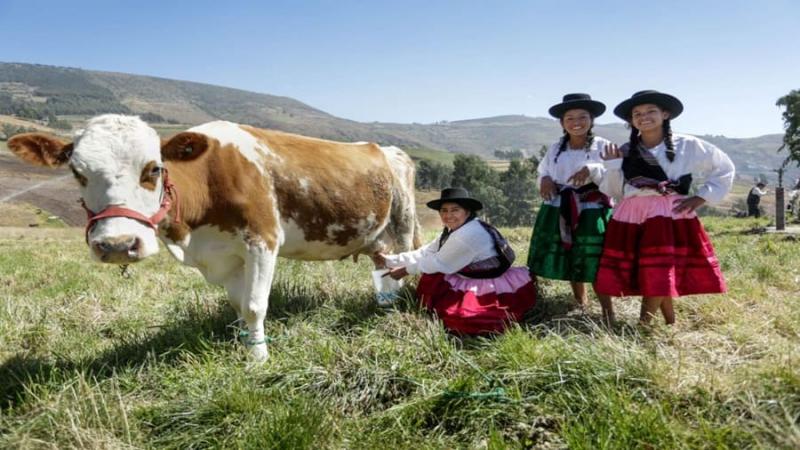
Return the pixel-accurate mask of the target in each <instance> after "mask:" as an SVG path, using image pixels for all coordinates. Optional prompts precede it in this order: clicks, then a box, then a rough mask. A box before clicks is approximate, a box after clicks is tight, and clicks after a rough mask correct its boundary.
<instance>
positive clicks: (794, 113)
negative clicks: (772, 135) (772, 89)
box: [776, 89, 800, 166]
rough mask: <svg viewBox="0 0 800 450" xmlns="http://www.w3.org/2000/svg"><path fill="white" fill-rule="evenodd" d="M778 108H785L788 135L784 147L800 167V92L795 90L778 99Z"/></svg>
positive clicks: (784, 114) (784, 117) (784, 116)
mask: <svg viewBox="0 0 800 450" xmlns="http://www.w3.org/2000/svg"><path fill="white" fill-rule="evenodd" d="M776 105H777V106H783V107H785V108H786V111H784V112H783V124H784V127H785V128H786V134H784V136H783V145H784V147H782V148H786V150H787V151H788V152H789V155H790V156H791V158H792V159H793V160H794V161H795V162H797V165H798V166H800V90H798V89H794V90H792V91H791V92H789V93H788V94H787V95H784V96H783V97H781V98H779V99H778V102H777V103H776Z"/></svg>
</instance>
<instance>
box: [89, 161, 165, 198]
mask: <svg viewBox="0 0 800 450" xmlns="http://www.w3.org/2000/svg"><path fill="white" fill-rule="evenodd" d="M160 176H161V168H160V167H158V163H156V162H155V161H150V162H148V163H147V164H145V166H144V168H143V169H142V174H141V175H140V176H139V185H140V186H142V187H143V188H145V189H147V190H148V191H155V190H156V186H157V184H158V177H160ZM84 186H85V185H84Z"/></svg>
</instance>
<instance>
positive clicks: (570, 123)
mask: <svg viewBox="0 0 800 450" xmlns="http://www.w3.org/2000/svg"><path fill="white" fill-rule="evenodd" d="M561 126H562V127H563V128H564V129H565V130H567V133H569V135H570V136H576V137H579V136H586V133H588V132H589V128H591V127H592V115H591V114H589V111H586V110H585V109H570V110H568V111H567V112H565V113H564V115H563V116H561Z"/></svg>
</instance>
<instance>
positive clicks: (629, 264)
mask: <svg viewBox="0 0 800 450" xmlns="http://www.w3.org/2000/svg"><path fill="white" fill-rule="evenodd" d="M682 111H683V104H682V103H681V102H680V100H678V99H677V98H675V97H673V96H672V95H669V94H664V93H661V92H657V91H640V92H637V93H635V94H633V96H631V98H629V99H627V100H625V101H623V102H622V103H620V104H619V105H617V107H616V108H614V114H615V115H616V116H618V117H620V118H621V119H623V120H625V121H627V122H628V123H629V124H630V126H631V136H630V141H629V142H628V143H626V144H625V145H623V146H622V147H621V148H617V147H616V145H610V146H609V147H608V149H606V151H605V153H604V155H603V159H605V167H606V169H607V172H606V174H605V176H604V178H603V181H602V183H601V185H600V189H602V190H603V192H605V193H606V194H608V195H611V196H613V197H622V198H623V199H622V201H621V202H620V203H619V204H618V205H616V207H615V209H614V215H613V217H612V218H611V221H610V222H609V224H608V230H607V231H606V238H605V244H604V247H603V255H602V257H601V258H600V268H599V269H598V271H597V281H596V283H595V287H596V289H597V292H598V293H601V294H606V295H612V296H616V297H624V296H629V295H641V296H642V305H641V313H640V316H639V320H640V322H641V323H649V322H650V321H651V319H652V318H653V316H655V314H656V313H658V311H661V314H662V316H663V317H664V321H665V322H666V323H667V324H672V323H674V322H675V312H674V309H673V300H674V299H675V298H677V297H681V296H684V295H692V294H711V293H722V292H725V291H726V286H725V280H724V279H723V277H722V272H721V271H720V265H719V261H718V260H717V257H716V256H715V255H714V248H713V247H712V245H711V242H710V241H709V239H708V235H707V234H706V232H705V230H704V229H703V225H702V224H701V223H700V220H698V218H697V214H696V212H695V211H696V210H697V208H699V207H700V206H702V205H704V204H705V203H706V202H719V201H721V200H722V199H723V197H725V195H726V194H727V193H728V192H729V191H730V189H731V185H732V184H733V177H734V171H735V169H734V166H733V163H732V162H731V160H730V158H729V157H728V156H727V155H726V154H725V153H724V152H723V151H722V150H720V149H718V148H717V147H715V146H714V145H712V144H710V143H708V142H706V141H704V140H702V139H698V138H696V137H693V136H689V135H684V134H673V133H672V128H671V125H670V122H671V121H672V120H673V119H675V118H677V117H678V116H679V115H680V114H681V112H682ZM701 173H702V174H703V175H704V179H705V183H704V184H702V185H701V186H699V187H698V188H697V190H696V194H695V195H690V194H689V189H690V187H691V184H692V179H693V177H696V176H698V174H701Z"/></svg>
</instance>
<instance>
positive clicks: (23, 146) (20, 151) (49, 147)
mask: <svg viewBox="0 0 800 450" xmlns="http://www.w3.org/2000/svg"><path fill="white" fill-rule="evenodd" d="M8 148H9V150H11V151H12V152H14V154H16V155H17V156H19V157H20V158H22V159H24V160H25V161H27V162H29V163H31V164H35V165H37V166H46V167H58V166H61V165H63V164H64V163H66V162H67V161H69V158H70V156H72V149H73V145H72V142H69V143H67V142H64V141H62V140H61V139H58V138H55V137H53V136H48V135H46V134H42V133H24V134H18V135H16V136H14V137H12V138H11V139H10V140H9V141H8Z"/></svg>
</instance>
